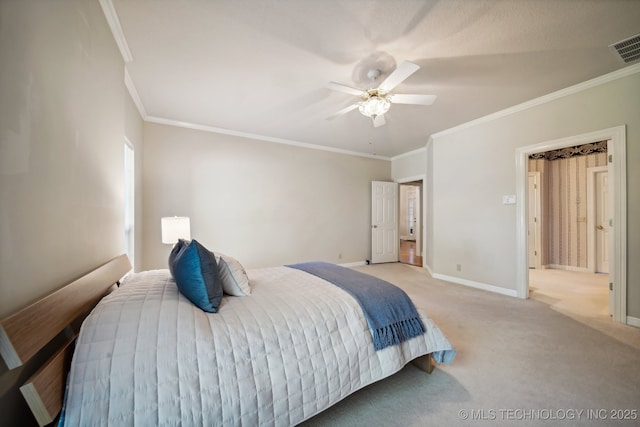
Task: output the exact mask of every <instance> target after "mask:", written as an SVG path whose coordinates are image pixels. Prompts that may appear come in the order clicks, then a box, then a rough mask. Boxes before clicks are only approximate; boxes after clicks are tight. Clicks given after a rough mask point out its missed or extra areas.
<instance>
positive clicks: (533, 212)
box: [528, 172, 540, 268]
mask: <svg viewBox="0 0 640 427" xmlns="http://www.w3.org/2000/svg"><path fill="white" fill-rule="evenodd" d="M539 178H540V173H539V172H530V173H529V187H528V191H529V194H528V201H529V233H528V235H529V268H540V184H539V182H538V181H539Z"/></svg>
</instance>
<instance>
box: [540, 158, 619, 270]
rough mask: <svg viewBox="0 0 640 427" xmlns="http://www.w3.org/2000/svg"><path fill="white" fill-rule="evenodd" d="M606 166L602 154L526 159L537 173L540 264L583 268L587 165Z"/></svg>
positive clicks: (589, 166)
mask: <svg viewBox="0 0 640 427" xmlns="http://www.w3.org/2000/svg"><path fill="white" fill-rule="evenodd" d="M606 165H607V154H606V153H596V154H590V155H586V156H576V157H570V158H566V159H565V158H561V159H555V160H546V159H535V160H534V159H530V160H529V171H530V172H536V171H537V172H540V183H541V186H540V187H541V192H540V198H541V205H542V206H543V209H542V221H541V227H542V236H543V239H542V240H543V246H542V247H541V250H542V252H541V262H542V264H543V265H550V266H560V267H571V268H575V269H582V270H585V271H587V269H588V267H589V266H588V245H587V240H588V239H587V218H588V216H589V212H588V209H587V178H588V168H592V167H596V166H606Z"/></svg>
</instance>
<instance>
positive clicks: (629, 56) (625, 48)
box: [609, 34, 640, 64]
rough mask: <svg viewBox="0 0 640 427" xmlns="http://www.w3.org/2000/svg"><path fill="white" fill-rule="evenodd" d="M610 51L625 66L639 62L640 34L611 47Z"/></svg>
mask: <svg viewBox="0 0 640 427" xmlns="http://www.w3.org/2000/svg"><path fill="white" fill-rule="evenodd" d="M609 49H611V50H612V51H613V52H614V54H615V55H616V57H618V59H619V60H620V61H622V62H624V63H625V64H629V63H630V62H633V61H637V60H638V59H640V34H636V35H635V36H631V37H629V38H628V39H624V40H621V41H619V42H617V43H614V44H612V45H609Z"/></svg>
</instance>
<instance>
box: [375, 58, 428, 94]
mask: <svg viewBox="0 0 640 427" xmlns="http://www.w3.org/2000/svg"><path fill="white" fill-rule="evenodd" d="M419 69H420V66H419V65H417V64H414V63H413V62H410V61H404V62H403V63H402V64H400V65H399V66H398V68H396V69H395V71H394V72H393V73H391V74H389V76H388V77H387V78H386V79H385V80H384V81H383V82H382V83H380V86H378V89H379V90H381V91H383V92H385V93H388V92H391V90H392V89H393V88H394V87H396V86H398V85H399V84H400V83H402V82H403V81H404V80H405V79H406V78H407V77H409V76H410V75H411V74H413V73H415V72H416V71H418V70H419Z"/></svg>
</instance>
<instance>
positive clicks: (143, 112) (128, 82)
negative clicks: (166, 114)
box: [124, 65, 147, 120]
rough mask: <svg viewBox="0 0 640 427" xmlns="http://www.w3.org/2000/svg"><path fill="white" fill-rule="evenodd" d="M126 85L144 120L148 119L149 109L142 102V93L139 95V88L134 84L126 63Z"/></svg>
mask: <svg viewBox="0 0 640 427" xmlns="http://www.w3.org/2000/svg"><path fill="white" fill-rule="evenodd" d="M124 85H125V86H126V87H127V90H128V91H129V95H131V99H132V100H133V103H134V104H135V105H136V108H137V109H138V112H139V113H140V116H141V117H142V120H146V118H147V111H146V110H145V109H144V104H142V100H141V99H140V95H138V90H137V89H136V86H135V85H134V84H133V80H131V76H130V75H129V71H128V70H127V67H126V65H125V67H124Z"/></svg>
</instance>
